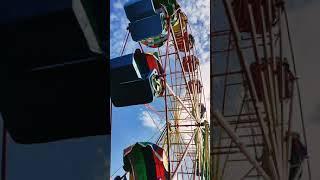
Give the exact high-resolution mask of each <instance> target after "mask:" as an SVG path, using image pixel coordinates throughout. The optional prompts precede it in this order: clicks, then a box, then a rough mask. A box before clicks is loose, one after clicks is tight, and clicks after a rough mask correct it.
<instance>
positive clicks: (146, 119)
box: [139, 111, 161, 129]
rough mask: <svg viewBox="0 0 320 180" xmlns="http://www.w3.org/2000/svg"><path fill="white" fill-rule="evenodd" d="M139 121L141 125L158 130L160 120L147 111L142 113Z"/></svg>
mask: <svg viewBox="0 0 320 180" xmlns="http://www.w3.org/2000/svg"><path fill="white" fill-rule="evenodd" d="M139 119H140V120H141V121H142V125H143V126H145V127H148V128H152V129H157V128H158V129H160V128H161V124H160V118H159V117H158V115H157V114H155V113H153V112H149V111H142V112H141V114H140V117H139Z"/></svg>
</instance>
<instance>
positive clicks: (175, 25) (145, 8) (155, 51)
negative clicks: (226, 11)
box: [110, 0, 210, 180]
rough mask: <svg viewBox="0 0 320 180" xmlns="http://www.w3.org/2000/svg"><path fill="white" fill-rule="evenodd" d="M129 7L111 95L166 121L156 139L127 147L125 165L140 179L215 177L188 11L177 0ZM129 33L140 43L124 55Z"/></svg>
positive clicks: (145, 0) (120, 103)
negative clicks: (145, 109)
mask: <svg viewBox="0 0 320 180" xmlns="http://www.w3.org/2000/svg"><path fill="white" fill-rule="evenodd" d="M124 10H125V12H126V16H127V18H128V19H129V21H130V23H129V25H128V32H127V35H126V38H125V41H124V43H123V47H122V50H121V54H120V56H119V57H117V58H114V59H112V60H111V62H110V65H111V100H112V102H113V104H114V106H116V107H127V106H132V105H142V106H145V107H146V108H147V109H148V111H149V112H150V113H152V114H153V115H156V116H157V117H158V118H160V119H161V120H162V122H163V126H161V125H160V124H159V125H157V128H158V130H159V131H160V133H159V136H158V137H157V138H156V140H155V141H152V142H137V143H136V144H134V145H132V146H130V147H128V148H127V149H125V150H124V155H123V156H124V170H125V171H126V172H127V174H128V175H129V177H130V179H137V180H141V179H150V180H151V179H162V180H164V179H210V168H209V166H210V164H209V160H210V158H209V157H210V152H209V123H208V120H207V113H206V103H205V96H204V89H203V84H202V74H201V69H200V60H199V59H198V55H197V53H196V44H195V39H194V37H193V36H192V31H191V27H190V25H189V23H188V17H187V15H186V14H185V13H184V12H183V9H182V8H181V7H180V5H179V4H178V2H177V1H176V0H169V1H167V0H154V1H152V0H138V1H129V2H128V3H126V4H125V5H124ZM129 35H131V38H132V40H133V41H135V42H136V43H137V47H138V48H137V49H136V50H135V51H134V52H132V53H130V54H127V55H123V53H124V51H125V49H126V44H127V41H128V40H129ZM128 92H130V93H128ZM124 177H125V176H123V177H121V178H124Z"/></svg>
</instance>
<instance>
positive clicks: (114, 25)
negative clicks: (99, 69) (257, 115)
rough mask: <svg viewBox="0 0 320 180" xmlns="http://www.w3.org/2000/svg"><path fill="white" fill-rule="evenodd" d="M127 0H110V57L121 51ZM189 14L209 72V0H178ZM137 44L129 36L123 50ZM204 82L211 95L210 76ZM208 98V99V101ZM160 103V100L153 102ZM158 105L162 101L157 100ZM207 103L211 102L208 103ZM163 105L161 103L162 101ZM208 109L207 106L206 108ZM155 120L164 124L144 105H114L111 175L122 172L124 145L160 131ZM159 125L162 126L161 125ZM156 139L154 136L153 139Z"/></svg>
mask: <svg viewBox="0 0 320 180" xmlns="http://www.w3.org/2000/svg"><path fill="white" fill-rule="evenodd" d="M125 2H126V0H111V1H110V4H111V6H110V9H111V14H110V20H111V24H110V28H111V31H110V33H111V34H110V44H111V46H110V53H111V58H115V57H118V56H119V55H120V51H121V47H122V43H123V41H124V38H125V34H126V28H127V26H128V22H129V21H128V20H127V18H126V15H125V13H124V9H123V4H124V3H125ZM178 3H179V4H180V5H181V7H182V11H184V12H185V13H186V14H187V16H188V18H189V23H190V26H191V29H192V34H193V36H194V37H195V40H196V47H197V54H198V56H199V59H200V60H201V61H202V66H201V69H202V73H203V74H209V46H210V42H209V25H210V13H209V3H210V2H209V0H202V1H199V0H188V1H182V0H178ZM137 47H138V45H137V43H136V42H134V41H133V40H132V39H131V37H129V40H128V44H127V46H126V49H125V52H124V54H129V53H132V52H133V51H134V50H135V48H137ZM202 78H203V83H204V86H205V89H207V91H205V94H206V98H207V99H209V93H208V92H209V91H208V90H209V76H208V77H204V75H203V77H202ZM208 102H209V101H208ZM154 104H157V102H155V103H153V105H154ZM157 105H160V103H158V104H157ZM207 105H208V104H207ZM160 106H161V105H160ZM207 109H208V108H207ZM151 116H152V118H153V119H154V120H155V122H156V124H157V125H160V124H161V125H162V123H161V121H162V120H163V119H161V118H159V117H158V116H157V115H155V114H152V113H151V114H148V113H147V111H146V108H145V107H144V106H143V105H138V106H130V107H122V108H116V107H113V117H112V146H111V147H112V149H111V171H110V173H111V175H112V174H113V173H115V172H116V171H117V170H118V169H119V168H120V169H119V171H118V172H117V173H116V174H115V176H116V175H122V174H123V173H124V171H123V170H122V168H121V167H122V165H123V164H122V153H123V149H124V148H126V147H127V146H130V145H131V144H134V143H135V142H138V141H147V140H149V139H150V137H152V136H153V135H156V136H157V135H159V131H158V130H157V126H156V124H155V123H154V122H153V121H152V120H151V118H150V117H151ZM161 125H160V126H161ZM152 140H154V139H151V141H152Z"/></svg>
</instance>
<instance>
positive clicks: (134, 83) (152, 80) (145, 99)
mask: <svg viewBox="0 0 320 180" xmlns="http://www.w3.org/2000/svg"><path fill="white" fill-rule="evenodd" d="M110 66H111V100H112V102H113V104H114V105H115V106H117V107H122V106H130V105H137V104H145V103H150V102H152V101H153V99H154V97H156V96H159V95H160V94H161V91H162V90H163V84H161V77H160V76H159V75H161V73H162V68H161V65H160V63H159V61H158V60H157V58H156V56H154V55H150V54H145V53H141V52H139V51H136V52H135V53H132V54H128V55H125V56H121V57H117V58H114V59H112V60H111V62H110Z"/></svg>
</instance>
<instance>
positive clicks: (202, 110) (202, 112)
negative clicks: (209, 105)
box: [200, 103, 206, 119]
mask: <svg viewBox="0 0 320 180" xmlns="http://www.w3.org/2000/svg"><path fill="white" fill-rule="evenodd" d="M205 112H206V107H205V106H204V104H202V103H201V104H200V118H201V119H202V118H203V117H204V113H205Z"/></svg>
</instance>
